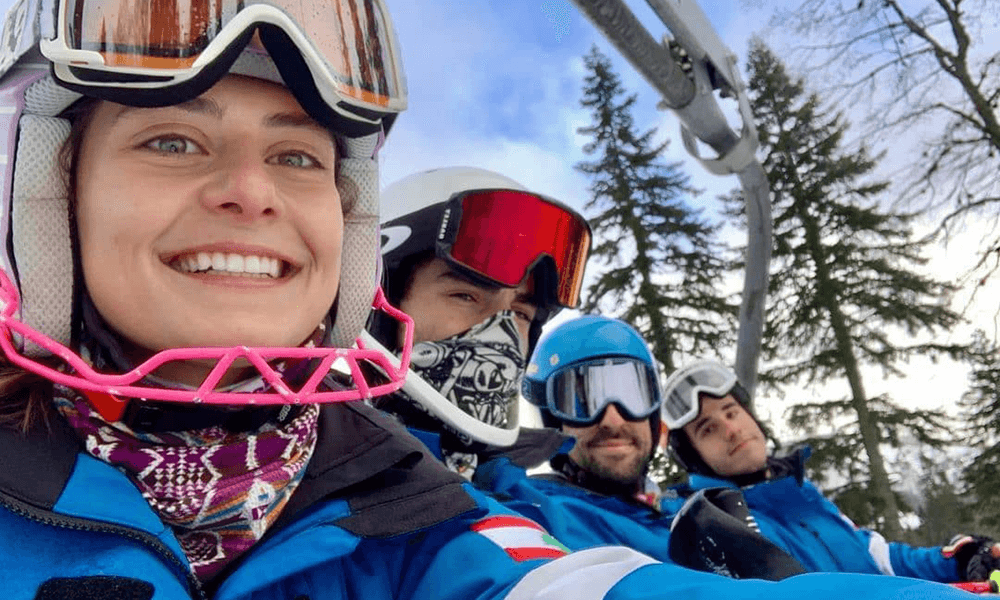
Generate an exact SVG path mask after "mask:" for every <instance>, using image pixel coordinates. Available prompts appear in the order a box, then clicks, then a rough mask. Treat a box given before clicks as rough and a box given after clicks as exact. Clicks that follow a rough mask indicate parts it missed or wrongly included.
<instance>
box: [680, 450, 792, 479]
mask: <svg viewBox="0 0 1000 600" xmlns="http://www.w3.org/2000/svg"><path fill="white" fill-rule="evenodd" d="M811 455H812V448H810V447H809V446H801V447H798V448H795V449H793V450H792V451H791V452H789V453H788V454H786V455H784V456H780V457H775V456H769V457H768V458H767V468H766V469H764V471H762V472H761V475H760V476H759V477H757V478H755V479H754V480H752V481H749V482H747V481H745V480H744V479H742V478H725V477H718V476H713V475H703V474H700V473H692V474H690V475H689V476H688V484H689V485H690V486H691V487H692V488H694V489H705V488H712V487H733V488H747V487H752V486H754V485H759V484H762V483H768V482H770V481H776V480H779V479H784V478H786V477H791V478H794V479H795V482H796V483H797V484H798V485H802V483H803V482H804V481H805V476H806V461H808V460H809V457H810V456H811Z"/></svg>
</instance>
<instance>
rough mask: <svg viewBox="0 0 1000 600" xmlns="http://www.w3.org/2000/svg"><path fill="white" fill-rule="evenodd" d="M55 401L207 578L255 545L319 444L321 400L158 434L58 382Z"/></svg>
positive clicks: (202, 577)
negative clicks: (259, 416) (292, 411)
mask: <svg viewBox="0 0 1000 600" xmlns="http://www.w3.org/2000/svg"><path fill="white" fill-rule="evenodd" d="M56 406H57V408H58V409H59V411H60V412H61V413H62V414H63V416H64V417H65V418H66V419H67V420H68V421H69V423H70V425H71V426H72V427H73V428H74V429H75V430H76V431H77V433H78V434H79V435H80V437H81V438H82V439H83V441H84V445H85V447H86V450H87V452H89V453H90V454H91V455H93V456H94V457H96V458H98V459H100V460H102V461H104V462H106V463H108V464H111V465H113V466H115V467H117V468H118V469H120V470H121V471H123V472H124V473H125V474H126V475H128V476H129V478H130V479H131V480H132V482H133V483H134V484H135V485H136V487H138V488H139V491H140V492H141V493H142V496H143V497H144V498H145V499H146V501H147V502H149V504H150V506H152V507H153V510H155V511H156V513H157V514H158V515H159V516H160V518H161V519H162V520H163V521H164V522H165V523H167V524H168V525H170V526H171V527H172V528H173V529H174V533H175V534H176V536H177V539H178V541H179V542H180V545H181V548H182V549H183V550H184V554H185V555H186V556H187V558H188V561H189V562H190V564H191V570H192V571H193V572H194V574H195V576H196V577H197V578H198V579H199V580H200V581H202V582H206V581H208V580H210V579H211V578H212V577H213V576H214V575H216V574H218V573H219V571H221V570H222V569H223V568H224V567H225V566H226V565H228V564H229V563H230V562H232V561H233V560H234V559H236V558H237V557H238V556H240V555H241V554H243V553H244V552H246V551H247V550H249V549H250V548H251V547H252V546H253V545H254V544H255V543H257V541H259V540H260V538H261V537H262V536H263V535H264V532H265V531H267V529H268V527H270V525H271V524H272V523H274V521H275V520H276V519H277V517H278V515H279V514H280V513H281V509H282V508H284V506H285V504H286V503H287V502H288V499H289V498H290V497H291V495H292V492H294V491H295V488H296V487H297V486H298V484H299V482H300V481H301V480H302V476H303V475H304V474H305V469H306V465H307V464H308V463H309V459H310V457H311V456H312V453H313V449H314V448H315V446H316V437H317V424H318V421H319V406H317V405H315V404H310V405H306V406H305V407H303V409H302V410H301V411H299V412H298V413H297V414H296V415H295V416H294V417H293V418H290V419H289V420H288V421H287V422H284V423H282V422H277V423H265V424H264V425H263V426H262V427H261V428H260V429H258V430H257V431H253V432H230V431H227V430H225V429H223V428H221V427H209V428H206V429H201V430H194V431H180V432H161V433H157V434H152V433H143V432H137V431H132V430H130V429H129V428H128V427H126V426H125V425H123V424H121V423H108V422H107V421H105V420H104V419H102V418H101V416H100V415H99V414H97V412H96V411H95V410H93V409H92V408H91V406H90V404H89V403H88V402H87V400H86V399H85V398H84V397H83V396H82V395H81V394H79V393H77V392H75V391H74V390H71V389H69V388H64V387H61V386H57V387H56Z"/></svg>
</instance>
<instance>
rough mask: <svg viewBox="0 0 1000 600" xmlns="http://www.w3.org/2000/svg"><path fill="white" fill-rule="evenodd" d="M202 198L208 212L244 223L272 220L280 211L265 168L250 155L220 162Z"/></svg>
mask: <svg viewBox="0 0 1000 600" xmlns="http://www.w3.org/2000/svg"><path fill="white" fill-rule="evenodd" d="M201 199H202V204H203V205H204V206H205V208H206V209H208V210H209V211H211V212H213V213H217V214H225V215H230V216H231V217H233V218H235V219H236V220H237V221H240V222H244V223H249V222H252V221H255V220H257V219H259V218H266V217H274V216H276V215H277V214H278V208H279V202H278V194H277V189H276V187H275V184H274V181H273V179H272V178H271V177H270V175H269V174H268V172H267V165H266V164H265V163H264V161H263V160H261V159H259V158H255V157H254V156H253V155H252V153H250V152H233V153H232V154H231V155H229V156H226V157H224V158H223V159H222V160H220V161H219V166H218V168H217V172H216V173H215V177H214V178H213V179H212V181H211V183H210V184H209V185H207V186H206V188H205V189H204V191H203V193H202V197H201Z"/></svg>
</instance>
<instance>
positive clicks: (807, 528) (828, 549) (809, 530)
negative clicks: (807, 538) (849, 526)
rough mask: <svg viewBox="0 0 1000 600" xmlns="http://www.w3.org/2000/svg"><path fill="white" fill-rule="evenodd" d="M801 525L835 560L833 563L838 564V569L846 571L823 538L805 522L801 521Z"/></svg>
mask: <svg viewBox="0 0 1000 600" xmlns="http://www.w3.org/2000/svg"><path fill="white" fill-rule="evenodd" d="M799 525H801V526H802V528H803V529H805V530H806V531H808V532H809V533H811V534H812V535H813V537H814V538H816V541H817V542H819V543H820V545H822V546H823V548H825V549H826V553H827V554H829V555H830V558H831V559H833V562H834V563H836V564H837V569H839V570H840V571H844V570H845V569H844V565H842V564H841V563H840V560H838V559H837V555H836V554H834V553H833V550H831V549H830V546H828V545H827V544H826V542H825V541H823V538H822V537H820V535H819V532H818V531H816V530H815V529H813V528H812V527H810V526H809V525H807V524H806V522H805V521H801V520H800V521H799Z"/></svg>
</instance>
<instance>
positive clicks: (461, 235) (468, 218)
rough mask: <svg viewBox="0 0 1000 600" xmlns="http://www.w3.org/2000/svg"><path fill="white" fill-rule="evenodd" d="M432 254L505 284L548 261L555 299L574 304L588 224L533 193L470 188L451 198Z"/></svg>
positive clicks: (587, 243) (580, 281)
mask: <svg viewBox="0 0 1000 600" xmlns="http://www.w3.org/2000/svg"><path fill="white" fill-rule="evenodd" d="M437 240H438V241H437V249H438V256H441V257H442V258H445V259H446V260H448V261H450V262H452V263H455V264H458V265H459V266H461V267H463V268H465V269H467V270H469V271H471V272H472V273H474V274H476V275H478V276H480V277H483V278H485V279H487V280H489V281H492V282H494V283H497V284H500V285H502V286H505V287H517V286H518V285H519V284H520V283H521V282H522V281H523V280H524V278H525V276H526V275H528V274H529V273H530V272H531V270H532V269H534V268H535V266H537V265H538V263H539V262H540V261H542V259H543V258H545V257H548V258H551V259H552V262H553V263H554V265H555V270H556V274H557V275H558V281H557V282H556V285H555V288H556V289H555V295H556V301H557V302H558V303H559V304H560V305H561V306H565V307H567V308H572V307H574V306H576V304H577V302H578V301H579V299H580V288H581V286H582V285H583V269H584V266H585V265H586V262H587V254H588V253H589V252H590V226H589V225H588V224H587V221H586V219H584V218H583V217H582V216H580V215H579V214H577V213H576V212H575V211H573V210H571V209H569V208H567V207H566V206H563V205H562V204H560V203H559V202H556V201H555V200H551V199H549V198H546V197H544V196H540V195H538V194H532V193H530V192H521V191H515V190H475V191H469V192H463V193H461V194H457V195H455V196H453V197H452V198H451V199H450V200H449V201H448V203H447V206H446V207H445V209H444V214H443V215H442V217H441V226H440V229H439V231H438V237H437Z"/></svg>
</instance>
